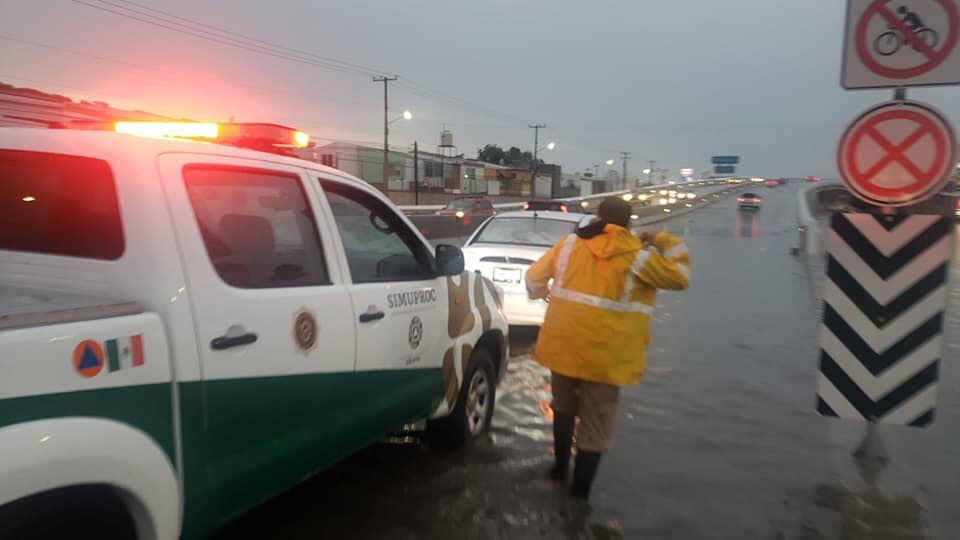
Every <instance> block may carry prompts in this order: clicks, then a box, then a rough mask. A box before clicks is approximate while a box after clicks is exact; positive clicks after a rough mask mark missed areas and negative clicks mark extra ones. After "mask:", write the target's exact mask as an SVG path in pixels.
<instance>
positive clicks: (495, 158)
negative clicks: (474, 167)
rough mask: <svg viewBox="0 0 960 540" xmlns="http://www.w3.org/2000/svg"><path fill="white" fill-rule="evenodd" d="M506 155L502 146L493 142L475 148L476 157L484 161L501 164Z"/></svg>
mask: <svg viewBox="0 0 960 540" xmlns="http://www.w3.org/2000/svg"><path fill="white" fill-rule="evenodd" d="M506 155H507V154H506V152H504V151H503V148H500V147H499V146H497V145H495V144H488V145H486V146H484V147H483V148H479V149H477V159H479V160H480V161H483V162H486V163H493V164H494V165H503V162H504V158H505V157H506Z"/></svg>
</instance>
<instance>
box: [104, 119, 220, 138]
mask: <svg viewBox="0 0 960 540" xmlns="http://www.w3.org/2000/svg"><path fill="white" fill-rule="evenodd" d="M113 130H114V131H116V132H117V133H126V134H127V135H136V136H138V137H151V138H163V137H174V138H180V139H216V138H217V136H219V135H220V126H219V125H218V124H213V123H207V122H117V123H115V124H114V125H113Z"/></svg>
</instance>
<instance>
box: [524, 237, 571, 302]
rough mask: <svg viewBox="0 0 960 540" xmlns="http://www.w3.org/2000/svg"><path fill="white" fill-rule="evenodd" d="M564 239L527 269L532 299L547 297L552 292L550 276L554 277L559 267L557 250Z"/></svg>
mask: <svg viewBox="0 0 960 540" xmlns="http://www.w3.org/2000/svg"><path fill="white" fill-rule="evenodd" d="M564 240H566V237H564V238H563V240H560V241H559V242H557V244H556V245H555V246H553V247H552V248H550V251H548V252H546V253H544V254H543V256H542V257H540V258H539V259H538V260H537V261H536V262H535V263H533V264H532V265H530V268H528V269H527V277H526V280H527V296H529V297H530V299H531V300H536V299H538V298H546V297H547V295H548V294H550V287H549V284H550V278H552V277H553V271H554V269H555V268H556V267H557V252H558V251H559V250H560V245H561V244H563V241H564Z"/></svg>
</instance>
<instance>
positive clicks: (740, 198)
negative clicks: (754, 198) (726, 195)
mask: <svg viewBox="0 0 960 540" xmlns="http://www.w3.org/2000/svg"><path fill="white" fill-rule="evenodd" d="M744 201H746V199H744V198H743V197H737V202H744Z"/></svg>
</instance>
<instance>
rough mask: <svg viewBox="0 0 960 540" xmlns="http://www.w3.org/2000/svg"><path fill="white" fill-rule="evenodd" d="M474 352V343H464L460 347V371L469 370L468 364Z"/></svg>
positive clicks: (462, 372)
mask: <svg viewBox="0 0 960 540" xmlns="http://www.w3.org/2000/svg"><path fill="white" fill-rule="evenodd" d="M472 352H473V345H471V344H469V343H464V344H463V345H462V346H461V348H460V373H461V375H462V374H464V373H466V372H467V365H468V364H469V363H470V353H472Z"/></svg>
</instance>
